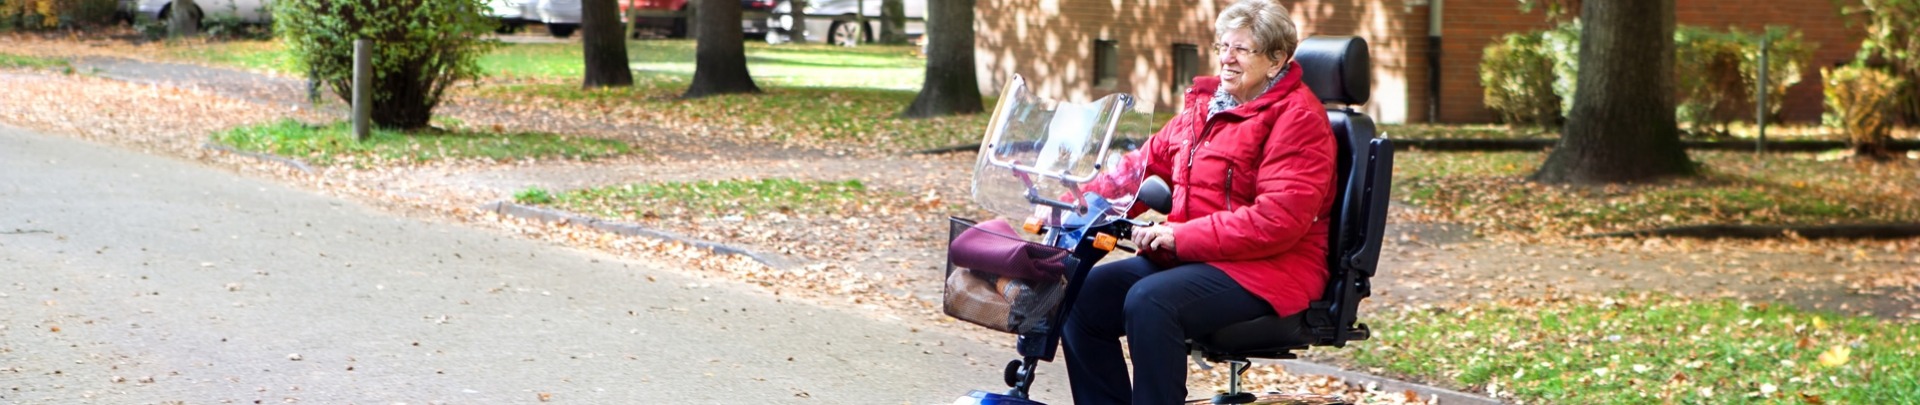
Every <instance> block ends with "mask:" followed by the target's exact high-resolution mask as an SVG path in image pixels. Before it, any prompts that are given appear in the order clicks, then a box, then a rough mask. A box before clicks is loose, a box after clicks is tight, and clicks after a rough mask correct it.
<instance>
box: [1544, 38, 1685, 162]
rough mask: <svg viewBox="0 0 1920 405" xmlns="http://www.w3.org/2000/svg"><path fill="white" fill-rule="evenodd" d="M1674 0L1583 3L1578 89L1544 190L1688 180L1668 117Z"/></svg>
mask: <svg viewBox="0 0 1920 405" xmlns="http://www.w3.org/2000/svg"><path fill="white" fill-rule="evenodd" d="M1673 4H1674V0H1645V1H1641V0H1634V1H1583V2H1580V18H1581V19H1582V20H1584V21H1582V23H1584V25H1585V28H1584V30H1585V32H1583V33H1582V34H1581V36H1580V77H1579V83H1580V88H1579V89H1578V90H1576V92H1575V93H1574V95H1573V111H1572V112H1571V113H1569V114H1568V116H1567V125H1566V128H1565V131H1564V132H1562V135H1561V137H1560V143H1559V145H1558V146H1555V147H1554V149H1553V152H1552V153H1551V154H1549V155H1548V156H1547V161H1546V163H1544V164H1541V165H1540V171H1538V172H1534V174H1533V177H1532V179H1533V180H1534V181H1538V182H1542V183H1556V184H1598V183H1621V182H1635V181H1646V180H1654V179H1658V178H1662V177H1669V176H1679V175H1691V174H1693V171H1694V166H1693V162H1691V161H1689V160H1688V158H1687V152H1686V149H1684V148H1682V147H1681V144H1680V129H1679V126H1678V124H1677V123H1676V120H1675V118H1674V111H1673V108H1674V94H1673V93H1674V79H1673V64H1674V59H1673V30H1674V11H1673Z"/></svg>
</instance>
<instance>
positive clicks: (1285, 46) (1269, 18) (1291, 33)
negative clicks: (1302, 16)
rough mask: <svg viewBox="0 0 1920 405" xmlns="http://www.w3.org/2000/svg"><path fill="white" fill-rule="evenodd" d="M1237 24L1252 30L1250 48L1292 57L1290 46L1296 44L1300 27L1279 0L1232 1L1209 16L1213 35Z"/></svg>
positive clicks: (1266, 53) (1268, 54)
mask: <svg viewBox="0 0 1920 405" xmlns="http://www.w3.org/2000/svg"><path fill="white" fill-rule="evenodd" d="M1241 28H1246V29H1247V30H1248V31H1250V32H1251V33H1252V34H1253V46H1254V48H1255V49H1254V51H1255V52H1259V53H1260V54H1261V55H1267V58H1269V59H1273V60H1281V59H1280V58H1282V57H1292V56H1293V51H1294V48H1296V47H1299V46H1300V30H1299V29H1297V28H1295V27H1294V26H1293V17H1291V16H1288V15H1287V6H1284V5H1281V4H1280V1H1279V0H1240V1H1236V2H1234V3H1233V5H1231V6H1227V9H1226V10H1222V11H1220V18H1218V19H1215V20H1213V34H1214V35H1215V36H1216V37H1217V36H1219V35H1221V34H1225V33H1227V32H1228V31H1233V30H1237V29H1241Z"/></svg>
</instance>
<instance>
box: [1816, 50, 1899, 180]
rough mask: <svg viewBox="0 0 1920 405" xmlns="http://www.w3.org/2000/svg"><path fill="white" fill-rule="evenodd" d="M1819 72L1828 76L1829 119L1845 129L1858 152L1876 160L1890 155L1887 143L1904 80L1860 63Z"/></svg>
mask: <svg viewBox="0 0 1920 405" xmlns="http://www.w3.org/2000/svg"><path fill="white" fill-rule="evenodd" d="M1820 75H1821V76H1822V77H1824V78H1826V85H1827V86H1826V93H1827V109H1828V110H1829V113H1828V114H1829V115H1828V117H1827V121H1828V122H1829V123H1837V124H1838V126H1840V127H1841V128H1843V129H1845V130H1846V132H1847V141H1848V143H1850V144H1852V145H1853V150H1854V152H1855V154H1856V155H1857V156H1864V157H1869V158H1875V159H1884V158H1887V157H1889V156H1891V152H1890V151H1889V150H1888V149H1887V142H1888V141H1889V140H1891V138H1892V132H1893V118H1894V114H1897V113H1898V108H1899V107H1900V104H1899V102H1900V100H1899V99H1898V98H1896V97H1895V96H1897V95H1898V93H1899V91H1900V90H1899V89H1900V88H1902V87H1904V86H1905V85H1906V83H1905V81H1904V80H1901V79H1900V78H1897V77H1894V76H1893V75H1890V74H1887V73H1886V72H1882V71H1879V70H1874V69H1872V68H1867V67H1864V66H1859V65H1851V66H1842V67H1840V68H1838V69H1831V70H1829V69H1820Z"/></svg>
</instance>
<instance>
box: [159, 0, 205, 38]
mask: <svg viewBox="0 0 1920 405" xmlns="http://www.w3.org/2000/svg"><path fill="white" fill-rule="evenodd" d="M171 7H172V8H171V9H170V11H167V35H168V36H171V37H174V38H179V37H191V36H196V35H200V7H198V6H195V5H194V4H193V0H174V1H173V6H171Z"/></svg>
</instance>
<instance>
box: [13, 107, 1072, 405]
mask: <svg viewBox="0 0 1920 405" xmlns="http://www.w3.org/2000/svg"><path fill="white" fill-rule="evenodd" d="M687 274H691V273H690V272H680V271H676V270H673V269H670V268H663V267H661V266H659V265H655V264H649V263H636V262H628V261H623V260H620V259H617V258H613V257H609V256H605V255H601V254H597V253H593V252H583V251H577V250H572V249H569V248H565V247H560V246H554V245H549V244H545V243H541V242H534V241H529V240H523V239H519V238H515V237H511V236H505V235H501V234H498V233H496V232H494V231H489V230H484V229H475V228H469V227H463V226H459V225H454V224H446V223H437V222H430V221H422V220H417V219H410V218H403V217H397V216H394V215H391V214H388V213H384V212H381V211H377V210H374V209H371V208H367V207H363V206H361V205H358V204H356V203H354V202H351V201H347V200H342V199H338V198H333V197H327V196H322V195H318V194H315V193H312V192H307V191H302V190H297V189H293V188H289V187H286V186H282V185H279V184H276V183H271V182H267V181H262V180H259V179H253V178H248V177H244V176H238V175H234V174H231V173H228V172H225V171H221V170H217V169H212V168H208V167H204V166H201V165H198V164H196V163H192V162H185V161H179V160H174V159H171V158H164V157H155V156H148V155H144V154H139V153H134V152H129V151H125V150H120V149H117V148H113V147H106V146H99V145H94V144H89V143H85V142H82V141H76V140H72V139H69V138H63V137H55V136H46V135H39V134H32V133H28V132H25V131H22V130H18V129H13V128H8V127H0V403H62V404H64V403H109V404H136V403H189V404H201V403H287V402H297V403H327V404H333V403H361V404H372V403H379V404H389V403H410V404H420V403H455V404H465V403H539V402H542V401H548V402H550V403H590V404H623V403H631V404H691V403H716V402H733V403H817V404H851V403H873V404H897V403H913V404H944V403H949V402H951V401H952V400H953V399H954V398H955V397H957V396H959V395H960V394H962V393H965V392H966V391H967V390H968V389H970V388H990V389H998V388H1000V387H1002V385H1000V383H999V368H1000V365H1001V364H1002V362H1004V361H1005V360H1007V359H1008V358H1010V356H1011V353H1010V352H1009V350H1008V349H1003V348H998V347H991V346H988V345H983V344H979V343H975V342H972V341H970V340H967V339H962V338H958V337H955V336H953V335H947V334H943V333H939V332H935V331H919V332H915V331H912V330H910V328H909V327H908V326H905V325H900V324H896V323H892V322H887V321H884V320H878V319H875V318H873V317H872V316H869V315H865V314H858V313H851V312H846V311H842V310H838V309H831V308H825V307H820V306H816V305H813V304H809V303H804V302H796V301H794V300H784V299H781V298H780V297H776V296H772V295H770V294H767V293H765V292H762V291H759V290H755V289H751V288H747V287H744V286H740V285H736V284H732V283H729V282H725V281H717V280H703V279H699V278H695V277H690V276H688V275H687ZM969 359H973V360H977V361H973V362H970V361H968V360H969ZM969 363H973V364H971V365H970V364H969ZM1049 369H1050V370H1049ZM1043 372H1044V373H1050V374H1043V376H1042V380H1041V382H1042V384H1043V385H1042V388H1043V392H1041V393H1040V394H1038V395H1039V399H1041V400H1044V401H1049V402H1056V403H1066V402H1068V401H1067V400H1066V399H1065V396H1066V395H1065V390H1064V385H1065V380H1066V378H1065V375H1064V374H1063V373H1061V372H1059V368H1058V367H1057V365H1049V367H1047V368H1043Z"/></svg>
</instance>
